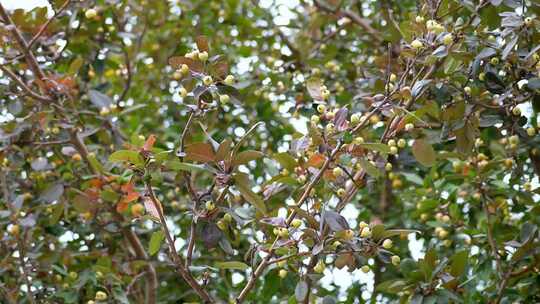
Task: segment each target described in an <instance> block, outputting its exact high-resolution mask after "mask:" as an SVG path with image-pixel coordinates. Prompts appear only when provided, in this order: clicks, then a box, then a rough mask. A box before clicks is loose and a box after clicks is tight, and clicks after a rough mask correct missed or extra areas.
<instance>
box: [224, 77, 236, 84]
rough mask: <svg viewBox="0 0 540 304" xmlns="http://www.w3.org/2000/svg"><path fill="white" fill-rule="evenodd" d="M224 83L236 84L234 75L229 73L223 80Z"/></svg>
mask: <svg viewBox="0 0 540 304" xmlns="http://www.w3.org/2000/svg"><path fill="white" fill-rule="evenodd" d="M223 83H225V84H226V85H229V86H230V85H233V84H234V76H233V75H227V77H225V80H223Z"/></svg>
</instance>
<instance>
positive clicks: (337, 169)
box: [332, 167, 343, 177]
mask: <svg viewBox="0 0 540 304" xmlns="http://www.w3.org/2000/svg"><path fill="white" fill-rule="evenodd" d="M332 173H333V174H334V176H335V177H338V176H342V175H343V169H341V168H340V167H335V168H334V170H332Z"/></svg>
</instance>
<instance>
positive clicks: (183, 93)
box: [179, 87, 188, 98]
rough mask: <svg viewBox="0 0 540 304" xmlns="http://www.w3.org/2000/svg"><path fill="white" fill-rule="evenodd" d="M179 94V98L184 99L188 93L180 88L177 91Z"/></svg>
mask: <svg viewBox="0 0 540 304" xmlns="http://www.w3.org/2000/svg"><path fill="white" fill-rule="evenodd" d="M179 93H180V97H182V98H186V96H187V94H188V91H187V90H186V88H184V87H181V88H180V90H179Z"/></svg>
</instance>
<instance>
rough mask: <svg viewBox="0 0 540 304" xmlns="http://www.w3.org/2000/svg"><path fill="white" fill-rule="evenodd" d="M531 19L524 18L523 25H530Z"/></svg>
mask: <svg viewBox="0 0 540 304" xmlns="http://www.w3.org/2000/svg"><path fill="white" fill-rule="evenodd" d="M532 21H533V20H532V18H531V17H527V18H525V21H524V23H525V26H527V27H529V26H531V25H532Z"/></svg>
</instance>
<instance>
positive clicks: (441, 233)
mask: <svg viewBox="0 0 540 304" xmlns="http://www.w3.org/2000/svg"><path fill="white" fill-rule="evenodd" d="M438 236H439V238H440V239H445V238H446V237H447V236H448V231H446V230H445V229H441V230H439V233H438Z"/></svg>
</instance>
